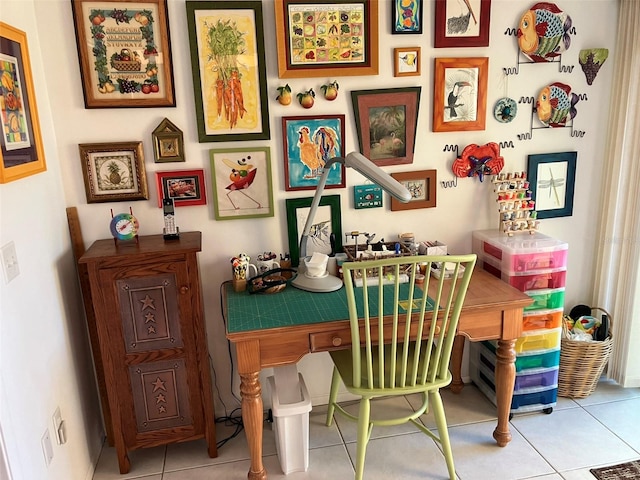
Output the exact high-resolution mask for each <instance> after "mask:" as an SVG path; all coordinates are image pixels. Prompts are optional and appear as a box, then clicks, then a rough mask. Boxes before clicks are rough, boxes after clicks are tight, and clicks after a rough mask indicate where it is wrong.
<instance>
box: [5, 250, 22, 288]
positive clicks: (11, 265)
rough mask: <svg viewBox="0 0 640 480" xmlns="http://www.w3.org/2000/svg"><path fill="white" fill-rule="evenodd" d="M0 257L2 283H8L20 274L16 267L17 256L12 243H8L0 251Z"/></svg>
mask: <svg viewBox="0 0 640 480" xmlns="http://www.w3.org/2000/svg"><path fill="white" fill-rule="evenodd" d="M0 257H2V271H3V272H4V281H5V283H9V282H10V281H11V280H13V279H14V278H16V277H17V276H18V275H19V274H20V268H19V266H18V255H17V254H16V246H15V244H14V243H13V242H9V243H7V244H5V245H3V246H2V248H1V249H0Z"/></svg>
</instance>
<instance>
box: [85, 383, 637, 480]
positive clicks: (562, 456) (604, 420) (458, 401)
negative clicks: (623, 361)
mask: <svg viewBox="0 0 640 480" xmlns="http://www.w3.org/2000/svg"><path fill="white" fill-rule="evenodd" d="M443 399H444V404H445V410H446V413H447V419H448V423H449V434H450V437H451V443H452V448H453V454H454V461H455V465H456V472H457V475H458V479H459V480H485V479H486V480H520V479H536V480H563V479H564V480H594V478H595V477H593V476H592V475H591V473H589V468H593V467H596V466H604V465H611V464H616V463H622V462H624V461H628V460H632V459H637V458H640V428H639V427H640V388H634V389H623V388H621V387H619V386H617V385H616V384H615V383H613V382H610V381H607V380H603V381H601V382H600V384H599V385H598V388H597V390H596V391H595V392H594V393H593V394H592V395H590V396H589V397H587V398H585V399H582V400H575V401H574V400H570V399H567V398H560V397H559V398H558V402H557V404H556V406H555V407H554V409H553V412H552V413H551V414H548V415H547V414H544V413H542V412H532V413H526V414H518V415H514V416H513V418H512V420H511V434H512V436H513V439H512V441H511V443H509V445H508V446H507V447H505V448H500V447H498V446H497V445H496V443H495V442H494V440H493V438H492V436H491V434H492V432H493V429H494V428H495V425H496V416H495V407H494V406H493V405H492V404H491V403H490V402H489V400H487V398H486V397H485V396H484V395H483V394H482V393H481V392H480V391H479V390H478V389H477V388H476V387H475V386H474V385H472V384H471V385H467V386H466V387H465V388H464V390H463V392H462V393H461V394H459V395H455V394H452V393H451V392H449V391H444V392H443ZM414 403H416V402H415V399H414V398H411V397H404V398H399V399H383V400H378V401H377V405H376V406H377V407H378V408H379V406H380V405H381V404H384V407H385V409H401V408H411V406H412V405H413V404H414ZM376 406H374V415H375V412H376ZM324 412H326V406H319V407H314V409H313V410H312V412H311V413H310V415H309V423H310V433H309V470H308V471H307V472H297V473H291V474H289V475H286V476H285V475H283V473H282V470H281V468H280V463H279V460H278V457H277V455H276V446H275V435H274V431H273V430H272V429H271V424H265V429H264V440H263V446H264V447H263V454H264V459H263V461H264V465H265V467H266V469H267V472H269V479H283V478H287V479H288V480H302V479H313V480H320V479H328V480H329V479H330V480H336V479H338V480H340V479H347V480H348V479H352V478H353V471H354V470H353V458H354V456H355V443H354V442H355V437H356V429H355V423H352V422H350V421H348V420H346V419H344V417H340V416H339V415H336V421H335V422H334V423H333V425H332V426H331V427H325V425H324V419H325V415H324ZM421 420H422V421H423V422H424V423H425V424H426V425H427V426H428V427H430V428H432V427H433V428H435V424H434V422H433V417H432V415H423V416H422V417H421ZM232 431H233V428H232V427H230V426H225V425H223V424H217V425H216V433H217V438H218V441H220V440H221V439H223V438H225V437H227V436H228V435H229V434H230V433H231V432H232ZM218 452H219V456H218V458H209V457H208V456H207V454H206V447H205V444H204V441H203V440H198V441H193V442H187V443H181V444H175V445H169V446H166V447H156V448H151V449H143V450H135V451H133V452H131V453H130V459H131V464H132V467H131V471H130V472H129V473H128V474H126V475H120V474H119V473H118V467H117V460H116V455H115V449H114V448H112V447H109V446H105V447H104V448H103V451H102V453H101V455H100V458H99V460H98V464H97V466H96V470H95V474H94V476H93V480H112V479H119V480H128V479H134V478H135V479H142V480H205V479H206V480H215V479H220V480H230V479H246V478H247V472H248V471H249V460H248V458H249V455H248V450H247V446H246V439H245V436H244V432H242V433H241V434H240V435H238V436H237V437H235V438H233V439H232V440H230V441H228V442H227V443H226V444H225V445H224V446H222V447H221V448H220V449H219V451H218ZM365 478H366V479H367V480H378V479H384V480H391V479H402V480H410V479H414V478H415V479H422V480H424V479H446V478H448V477H447V470H446V465H445V462H444V457H443V456H442V453H441V451H440V449H439V447H438V446H437V445H436V443H435V442H433V441H432V440H431V439H430V438H429V437H427V436H426V435H424V434H423V433H420V432H419V431H418V430H417V429H415V427H413V426H411V425H406V426H397V427H387V428H385V427H378V428H375V429H374V430H373V433H372V439H371V441H370V443H369V447H368V450H367V459H366V468H365Z"/></svg>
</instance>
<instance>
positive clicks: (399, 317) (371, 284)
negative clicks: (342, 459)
mask: <svg viewBox="0 0 640 480" xmlns="http://www.w3.org/2000/svg"><path fill="white" fill-rule="evenodd" d="M443 262H446V268H444V269H442V268H441V267H442V265H443ZM475 263H476V255H475V254H469V255H444V256H428V255H418V256H407V257H393V258H386V259H380V260H365V261H358V262H348V263H345V264H343V266H342V271H343V275H344V284H345V289H346V294H347V302H348V307H349V318H350V322H351V341H352V345H361V347H360V348H350V349H348V350H337V351H333V352H330V353H331V358H332V359H333V362H334V369H333V377H332V380H331V394H330V397H329V408H328V411H327V421H326V424H327V426H330V425H331V422H332V420H333V413H334V411H338V412H340V413H341V414H343V415H345V416H346V417H347V418H349V419H351V420H354V421H357V422H358V444H357V459H356V475H355V478H356V480H360V479H362V475H363V471H364V460H365V454H366V449H367V443H368V442H369V438H370V436H371V430H372V428H373V426H374V425H398V424H401V423H406V422H412V423H413V424H414V425H416V426H417V427H418V428H419V429H420V430H421V431H423V432H424V433H426V434H427V435H429V436H430V437H431V438H433V439H434V440H435V441H437V442H440V444H441V445H442V450H443V452H444V456H445V459H446V462H447V468H448V470H449V476H450V478H451V480H455V478H456V475H455V468H454V465H453V454H452V452H451V445H450V443H449V434H448V431H447V420H446V418H445V414H444V407H443V404H442V398H441V397H440V388H442V387H446V386H447V385H449V383H451V373H450V372H449V359H450V357H451V350H452V348H453V340H454V337H455V334H456V328H457V325H458V319H459V317H460V311H461V309H462V304H463V302H464V298H465V295H466V292H467V288H468V286H469V281H470V279H471V274H472V272H473V268H474V266H475ZM421 265H426V270H425V273H424V277H425V278H424V283H422V284H421V283H420V281H421V280H422V278H421V276H420V268H419V267H420V266H421ZM432 265H434V266H437V267H439V268H440V270H439V271H443V272H445V273H444V274H438V275H436V274H434V273H431V272H432V269H431V267H432ZM463 269H464V273H463V272H462V270H463ZM381 283H382V287H381V286H380V284H381ZM360 285H361V286H360ZM421 287H422V288H421ZM427 292H428V295H426V293H427ZM434 304H435V305H439V306H440V308H433V305H434ZM417 338H421V339H422V340H421V341H416V339H417ZM340 380H342V381H343V382H344V384H345V386H346V388H347V390H348V391H349V392H350V393H352V394H354V395H358V396H360V397H361V399H360V408H359V413H358V415H357V416H355V415H351V414H349V413H347V412H346V411H345V410H344V409H343V408H342V407H341V406H340V405H338V404H337V403H336V399H337V396H338V387H339V386H340ZM413 393H422V398H423V401H422V405H421V407H420V408H418V409H417V410H416V411H415V412H413V413H411V414H409V415H407V416H404V417H401V418H395V419H385V420H374V419H372V418H371V416H370V410H371V404H370V402H371V399H373V398H376V397H386V396H392V395H408V394H413ZM429 402H431V406H432V407H433V413H434V416H435V420H436V424H437V426H438V434H435V433H434V432H431V431H430V430H429V429H428V428H426V427H425V426H424V425H423V424H422V423H420V421H419V420H418V417H420V415H422V414H423V413H425V412H428V410H429Z"/></svg>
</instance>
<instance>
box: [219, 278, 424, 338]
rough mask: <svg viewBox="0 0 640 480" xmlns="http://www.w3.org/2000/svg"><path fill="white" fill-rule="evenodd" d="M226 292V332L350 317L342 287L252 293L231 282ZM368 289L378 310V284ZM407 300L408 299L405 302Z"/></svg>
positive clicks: (403, 292) (389, 288)
mask: <svg viewBox="0 0 640 480" xmlns="http://www.w3.org/2000/svg"><path fill="white" fill-rule="evenodd" d="M382 288H384V290H385V296H386V295H393V285H385V286H383V287H382ZM225 289H226V294H227V312H226V314H227V332H228V333H237V332H246V331H250V330H261V329H265V328H277V327H290V326H295V325H304V324H312V323H321V322H332V321H335V320H346V319H348V318H349V310H348V307H347V295H346V291H345V289H344V287H343V288H341V289H340V290H337V291H335V292H329V293H315V292H306V291H304V290H300V289H298V288H295V287H292V286H290V285H289V286H287V288H285V289H284V290H282V291H281V292H279V293H275V294H249V292H247V291H245V292H235V291H234V290H233V287H232V285H231V283H229V284H226V285H225ZM355 290H356V296H357V298H358V297H360V298H361V297H362V293H361V292H362V288H356V289H355ZM373 290H375V291H370V292H369V304H370V309H371V311H372V312H376V314H377V309H378V305H377V303H378V302H377V300H378V294H377V288H374V289H373ZM408 293H409V285H408V284H406V283H403V284H401V285H400V297H401V298H404V299H406V298H407V297H408ZM421 297H422V291H421V290H420V289H416V290H415V292H414V300H415V299H417V298H421ZM405 303H406V302H405ZM357 304H358V306H359V308H358V310H359V311H358V314H359V316H361V315H362V300H360V301H357ZM427 309H428V310H432V309H433V300H432V299H431V298H430V297H428V298H427ZM392 312H393V309H392V305H388V307H387V306H386V305H385V312H384V314H385V315H391V313H392Z"/></svg>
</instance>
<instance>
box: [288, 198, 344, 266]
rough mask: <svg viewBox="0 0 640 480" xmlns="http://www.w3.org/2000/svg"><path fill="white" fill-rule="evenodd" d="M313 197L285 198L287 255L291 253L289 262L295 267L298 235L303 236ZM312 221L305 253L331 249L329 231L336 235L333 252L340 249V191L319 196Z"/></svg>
mask: <svg viewBox="0 0 640 480" xmlns="http://www.w3.org/2000/svg"><path fill="white" fill-rule="evenodd" d="M312 200H313V197H306V198H288V199H287V200H286V210H287V233H288V236H289V255H290V256H291V265H293V266H294V267H295V266H298V264H299V263H300V237H302V231H303V230H304V225H305V223H306V220H307V214H308V212H309V209H310V208H311V202H312ZM314 222H315V223H314V225H313V227H312V234H311V235H310V236H309V237H310V238H309V244H308V245H307V254H308V255H311V254H313V253H314V252H320V253H327V254H328V253H330V251H331V241H330V240H331V234H333V235H334V237H335V245H334V247H333V248H334V253H335V252H342V212H341V209H340V195H323V196H322V197H321V198H320V204H319V205H318V210H317V211H316V216H315V218H314ZM314 230H315V232H314Z"/></svg>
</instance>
